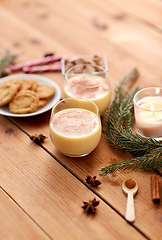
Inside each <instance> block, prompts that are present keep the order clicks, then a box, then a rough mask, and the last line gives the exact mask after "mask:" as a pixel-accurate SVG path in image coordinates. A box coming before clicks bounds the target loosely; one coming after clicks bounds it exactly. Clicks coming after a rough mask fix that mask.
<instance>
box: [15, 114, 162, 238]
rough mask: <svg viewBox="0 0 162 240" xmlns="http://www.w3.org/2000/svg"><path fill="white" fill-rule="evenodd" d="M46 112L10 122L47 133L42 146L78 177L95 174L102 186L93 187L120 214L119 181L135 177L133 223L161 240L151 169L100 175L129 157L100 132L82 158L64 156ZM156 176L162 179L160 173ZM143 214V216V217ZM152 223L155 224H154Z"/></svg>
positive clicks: (122, 203) (161, 208)
mask: <svg viewBox="0 0 162 240" xmlns="http://www.w3.org/2000/svg"><path fill="white" fill-rule="evenodd" d="M49 115H50V113H49V112H48V113H47V114H43V116H41V118H40V116H38V117H35V118H34V121H33V119H32V118H28V119H25V120H24V119H23V120H21V119H16V120H15V119H12V121H13V122H16V124H18V125H19V126H21V127H22V128H23V130H25V131H26V132H27V133H28V134H29V135H33V134H36V133H38V134H39V133H42V134H44V135H45V136H47V137H48V138H47V139H46V141H45V143H44V144H43V146H44V147H45V148H46V149H47V150H48V151H49V152H50V153H51V154H52V155H54V156H55V158H56V159H58V161H60V162H61V163H62V164H63V165H64V166H65V167H66V168H67V169H69V171H72V172H74V173H75V174H76V175H77V176H78V178H81V179H82V181H84V182H85V179H86V177H87V175H91V176H94V175H97V176H98V179H99V180H100V181H101V182H102V185H101V187H99V188H98V189H94V190H95V191H96V192H97V194H99V195H101V196H102V197H103V198H104V199H106V201H107V202H108V203H109V204H110V205H112V206H114V207H115V209H117V211H119V212H120V213H121V214H122V215H123V216H124V215H125V206H126V196H125V195H124V193H123V192H122V182H123V181H124V180H126V179H127V178H133V179H135V180H136V181H137V182H138V185H139V192H138V194H137V195H136V196H135V207H136V221H135V223H134V225H135V226H136V227H137V228H139V229H141V231H144V233H145V234H146V235H147V236H150V237H151V238H152V239H160V235H159V234H160V232H161V227H162V223H161V220H160V218H161V214H162V202H161V203H160V205H156V204H154V203H153V202H152V199H151V188H150V176H151V175H152V174H153V172H151V171H140V170H135V171H125V172H116V173H114V174H112V175H109V176H106V177H101V176H99V171H100V169H101V168H102V167H105V166H107V165H109V164H112V163H115V162H118V161H120V160H126V159H130V158H132V156H130V155H129V154H126V153H122V152H117V151H116V150H113V149H112V148H111V147H110V146H109V145H108V143H107V140H106V138H105V136H104V134H103V135H102V138H101V141H100V143H99V145H98V147H97V148H96V149H95V150H94V151H93V152H92V153H91V154H90V155H88V156H86V157H83V158H68V157H65V156H63V155H62V154H60V153H59V152H58V151H57V149H56V148H55V147H54V146H53V145H52V143H51V141H50V136H49V130H48V128H47V124H48V120H49V117H50V116H49ZM43 117H44V121H43ZM159 179H162V178H161V177H160V176H159ZM92 189H93V188H92ZM143 216H146V217H145V218H143ZM155 222H156V224H154V223H155Z"/></svg>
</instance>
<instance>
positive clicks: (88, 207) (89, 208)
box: [82, 198, 100, 213]
mask: <svg viewBox="0 0 162 240" xmlns="http://www.w3.org/2000/svg"><path fill="white" fill-rule="evenodd" d="M83 203H84V205H83V206H82V208H83V209H84V210H85V211H86V212H87V213H94V212H95V211H96V207H97V206H98V205H99V203H100V201H96V198H94V199H93V200H89V202H83Z"/></svg>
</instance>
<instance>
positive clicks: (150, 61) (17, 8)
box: [1, 0, 162, 88]
mask: <svg viewBox="0 0 162 240" xmlns="http://www.w3.org/2000/svg"><path fill="white" fill-rule="evenodd" d="M7 3H8V4H7ZM5 4H7V5H5ZM5 6H6V8H5ZM72 6H73V7H72ZM84 6H85V2H82V5H81V6H80V7H78V6H77V5H76V4H74V2H73V0H71V1H70V4H69V3H68V2H67V3H64V2H63V1H55V4H53V1H48V2H47V3H46V4H44V3H43V2H41V1H40V3H39V4H35V3H34V2H33V3H32V2H29V4H28V6H25V3H24V4H23V3H22V1H20V0H17V1H16V2H15V5H14V4H11V5H10V4H9V2H8V1H7V2H3V7H4V8H1V17H2V21H3V22H6V24H7V25H8V26H9V28H10V29H14V28H15V29H14V30H13V31H16V32H17V41H18V39H20V41H19V42H21V47H20V49H19V47H14V46H13V45H14V43H13V41H12V38H11V42H10V44H9V43H8V46H13V50H14V51H15V50H16V51H19V50H21V51H23V52H24V56H23V57H21V58H19V59H18V60H19V61H21V60H22V59H23V60H25V59H26V60H29V59H31V58H32V56H33V58H34V57H36V54H37V55H38V52H39V54H40V53H41V54H40V55H42V54H43V52H44V51H46V49H49V46H51V49H54V50H56V51H57V52H58V53H59V52H61V53H65V54H71V55H74V54H83V53H84V54H85V53H96V52H97V53H104V54H106V56H107V58H108V63H109V73H110V80H111V85H112V88H114V86H115V83H117V81H118V80H119V78H121V76H123V75H124V74H126V73H127V72H129V71H130V69H132V68H133V67H138V68H139V70H140V74H141V79H142V81H139V82H140V85H141V87H146V86H148V85H150V86H152V85H153V84H154V83H155V82H156V85H157V86H161V84H162V80H161V62H162V51H161V49H162V44H161V43H162V36H161V34H160V33H157V32H155V31H154V30H152V29H151V28H150V29H149V28H148V27H146V26H144V25H142V24H141V23H139V22H136V21H135V20H132V19H130V18H127V17H123V18H121V19H118V18H115V16H116V15H118V14H120V11H119V9H118V8H117V9H115V8H109V5H108V4H106V5H103V4H100V5H99V6H100V7H98V8H96V6H95V5H93V4H91V2H87V1H86V8H85V7H84ZM83 10H84V11H83ZM29 11H30V15H29ZM11 12H12V13H11ZM69 12H70V13H71V14H70V15H69ZM40 13H41V14H43V13H44V14H45V13H46V14H47V18H45V19H44V18H43V19H41V20H40V15H41V14H40ZM95 17H96V18H98V21H99V22H100V21H101V23H102V22H103V23H106V24H107V26H108V28H107V29H105V30H100V29H98V28H96V27H95V24H94V21H93V20H94V18H95ZM47 19H48V21H47ZM40 21H41V24H40ZM58 23H59V25H58ZM13 26H14V28H13ZM23 26H24V27H25V28H24V27H23ZM22 28H23V29H25V30H23V32H22V31H21V30H20V29H22ZM35 28H36V31H35ZM51 29H52V31H51ZM1 31H2V35H3V36H4V39H5V36H6V37H7V35H6V31H5V29H3V28H2V29H1ZM34 32H35V33H34ZM70 32H71V34H68V33H70ZM27 33H28V34H27ZM72 33H73V34H72ZM74 33H75V34H74ZM22 34H23V35H24V36H23V38H22ZM26 35H27V36H28V37H26ZM31 36H35V37H36V39H37V40H38V42H39V43H38V44H33V43H31V42H30V44H29V41H30V40H29V39H31V38H32V37H31ZM76 39H78V40H79V41H76ZM101 39H102V40H101ZM65 40H66V41H65ZM49 43H50V44H49ZM99 43H100V44H99ZM26 44H27V45H26ZM2 47H3V45H2ZM27 49H28V50H27ZM53 78H54V77H53Z"/></svg>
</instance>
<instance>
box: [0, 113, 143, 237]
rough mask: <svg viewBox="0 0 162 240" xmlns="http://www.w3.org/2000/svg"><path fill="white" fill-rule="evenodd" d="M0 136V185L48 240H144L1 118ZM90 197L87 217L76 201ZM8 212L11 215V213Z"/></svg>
mask: <svg viewBox="0 0 162 240" xmlns="http://www.w3.org/2000/svg"><path fill="white" fill-rule="evenodd" d="M2 126H3V127H2ZM0 135H1V139H0V146H1V148H0V152H1V158H0V175H1V178H0V185H1V186H2V188H3V189H5V191H6V192H7V193H8V194H9V195H10V196H11V197H12V198H13V199H14V201H16V202H17V203H18V205H20V206H21V208H22V209H24V211H25V212H27V214H28V215H29V216H30V217H31V218H32V219H33V220H34V221H35V222H36V223H37V224H38V225H39V226H41V228H42V229H43V230H44V231H46V232H47V233H48V234H49V235H50V236H51V238H53V239H61V240H64V239H66V240H68V239H78V240H79V239H93V240H99V239H114V240H115V239H121V238H125V239H128V238H129V236H130V235H131V236H132V239H145V237H143V236H142V235H141V234H140V233H139V232H138V231H137V230H136V229H134V228H133V227H132V226H131V225H130V224H128V223H127V222H126V221H125V220H124V219H123V218H122V217H121V216H119V215H118V214H117V213H116V212H115V211H114V210H112V209H111V208H110V207H109V206H108V205H107V204H106V203H105V202H104V201H102V200H101V199H99V197H96V195H95V194H94V193H93V192H92V191H90V190H89V189H88V188H87V187H86V186H85V185H84V184H82V183H81V182H80V181H79V180H78V179H76V178H75V177H74V176H73V175H72V174H71V173H69V172H68V171H67V170H66V169H64V168H63V167H62V166H61V165H60V164H58V163H57V162H56V161H55V159H53V158H52V157H51V156H50V155H49V154H47V153H46V152H45V151H44V150H42V149H41V148H40V147H39V146H38V145H36V144H33V143H32V142H31V141H30V140H29V138H28V137H27V136H26V135H25V134H24V133H23V132H22V131H21V130H19V129H18V128H17V127H16V126H14V125H13V124H12V123H11V122H9V121H8V120H7V119H6V118H5V117H2V116H0ZM2 139H3V140H2ZM76 190H77V192H76ZM94 197H96V199H97V200H100V204H99V206H98V209H97V211H96V214H95V215H89V216H88V215H87V214H85V213H84V210H83V209H82V208H81V206H82V205H83V203H82V201H88V200H89V199H92V198H94ZM15 207H16V206H15ZM8 210H9V212H10V214H11V215H12V214H14V213H13V212H12V211H13V210H12V209H8ZM17 211H18V210H17ZM3 214H5V213H4V210H3ZM2 216H3V215H1V216H0V218H1V217H2ZM1 221H2V218H1ZM6 221H7V220H6ZM7 222H8V221H7ZM2 226H3V223H2ZM26 227H27V229H26V231H28V230H29V229H28V228H29V227H28V226H26ZM4 234H5V233H4ZM16 239H17V238H16Z"/></svg>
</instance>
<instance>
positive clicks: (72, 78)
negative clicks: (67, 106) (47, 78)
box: [64, 66, 111, 116]
mask: <svg viewBox="0 0 162 240" xmlns="http://www.w3.org/2000/svg"><path fill="white" fill-rule="evenodd" d="M80 67H81V66H80ZM75 68H78V66H75ZM75 68H74V67H72V68H71V69H70V70H68V72H67V73H66V75H65V84H64V97H65V98H85V99H89V100H91V101H93V102H94V103H95V104H96V105H97V106H98V108H99V114H100V116H102V115H103V114H104V112H105V111H106V109H107V108H108V107H109V105H110V101H111V90H110V85H109V81H108V74H107V72H106V71H105V70H104V69H102V68H101V69H99V70H101V71H100V72H96V73H80V72H79V73H75V72H74V73H73V71H74V70H78V69H75Z"/></svg>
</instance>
